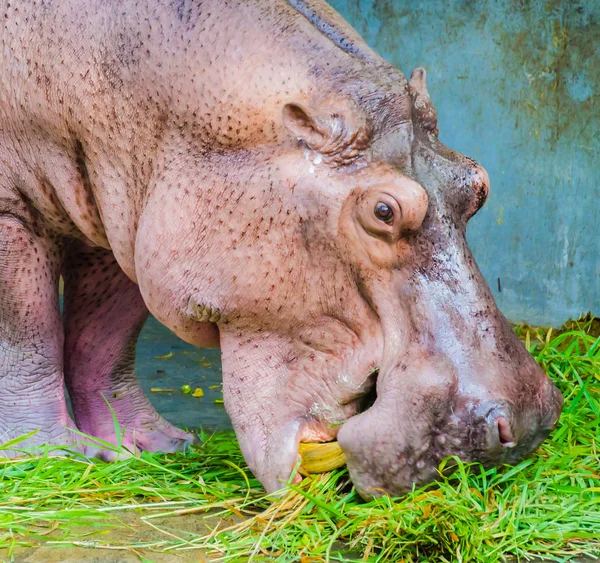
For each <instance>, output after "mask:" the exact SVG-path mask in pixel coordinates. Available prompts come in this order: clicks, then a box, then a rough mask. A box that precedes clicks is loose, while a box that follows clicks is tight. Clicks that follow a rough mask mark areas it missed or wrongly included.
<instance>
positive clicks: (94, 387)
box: [63, 242, 194, 459]
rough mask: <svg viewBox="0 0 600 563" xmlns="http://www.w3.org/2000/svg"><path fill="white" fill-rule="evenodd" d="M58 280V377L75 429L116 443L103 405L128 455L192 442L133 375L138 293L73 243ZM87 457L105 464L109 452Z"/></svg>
mask: <svg viewBox="0 0 600 563" xmlns="http://www.w3.org/2000/svg"><path fill="white" fill-rule="evenodd" d="M63 275H64V278H65V308H64V326H65V378H66V383H67V387H68V389H69V395H70V397H71V402H72V405H73V412H74V415H75V421H76V422H77V426H78V427H79V429H80V430H81V431H83V432H86V433H87V434H90V435H92V436H95V437H97V438H101V439H103V440H106V441H108V442H111V443H115V432H114V424H113V420H112V414H111V412H110V409H109V407H108V405H107V401H108V403H110V406H111V407H112V409H113V411H114V413H115V415H116V417H117V419H118V421H119V424H120V427H121V430H122V432H124V437H123V444H124V445H125V446H126V447H127V448H128V449H130V450H131V451H135V450H146V451H153V452H154V451H162V452H173V451H178V450H182V449H184V448H185V447H186V446H187V445H189V444H190V443H191V442H192V441H193V440H194V436H192V434H189V433H187V432H183V431H182V430H180V429H178V428H176V427H174V426H173V425H171V424H170V423H169V422H167V421H166V420H165V419H164V418H162V417H161V416H160V415H159V414H158V413H157V412H156V410H155V409H154V407H153V406H152V405H151V403H150V401H149V400H148V399H147V398H146V396H145V395H144V392H143V391H142V389H141V387H140V386H139V384H138V381H137V378H136V376H135V345H136V341H137V338H138V335H139V333H140V331H141V329H142V327H143V325H144V322H145V321H146V318H147V317H148V309H147V308H146V306H145V304H144V301H143V300H142V297H141V295H140V292H139V289H138V286H137V285H136V284H135V283H133V282H132V281H131V280H130V279H129V278H127V276H126V275H125V274H124V273H123V271H122V270H121V268H120V267H119V265H118V264H117V262H116V260H115V258H114V256H113V254H112V253H111V252H110V251H108V250H104V249H92V248H89V247H87V246H85V245H84V244H82V243H80V242H73V243H72V246H71V247H70V248H69V251H68V253H67V258H66V261H65V268H64V273H63ZM86 453H87V454H88V455H90V456H96V457H101V458H104V459H112V458H114V457H115V454H114V452H109V451H106V450H102V449H101V448H98V449H95V448H88V449H87V451H86Z"/></svg>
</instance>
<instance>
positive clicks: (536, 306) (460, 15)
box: [330, 0, 600, 325]
mask: <svg viewBox="0 0 600 563" xmlns="http://www.w3.org/2000/svg"><path fill="white" fill-rule="evenodd" d="M330 3H331V4H332V5H333V6H334V7H335V8H336V9H337V10H338V11H339V12H340V13H341V14H342V15H343V16H344V17H345V18H346V19H347V20H348V21H349V22H350V23H351V24H352V25H353V26H354V27H355V28H356V29H357V30H358V32H359V33H360V34H361V35H362V36H363V37H364V38H365V39H366V41H367V42H368V43H369V45H371V47H373V48H374V49H375V50H376V51H378V52H379V53H380V54H381V55H382V56H383V57H384V58H385V59H387V60H388V61H390V62H391V63H392V64H394V65H395V66H396V67H398V68H400V69H401V70H403V71H404V73H405V74H407V75H409V74H410V72H411V71H412V69H414V68H415V67H418V66H424V67H425V68H426V69H427V72H428V75H427V84H428V88H429V92H430V94H431V98H432V100H433V102H434V104H435V106H436V108H437V111H438V117H439V127H440V138H441V140H442V142H444V143H445V144H446V145H448V146H450V147H452V148H453V149H455V150H458V151H460V152H462V153H464V154H467V155H469V156H471V157H473V158H475V159H476V160H477V161H479V162H480V163H481V164H482V165H483V166H484V167H485V168H486V169H487V171H488V173H489V174H490V178H491V183H492V191H491V194H490V197H489V199H488V202H487V203H486V205H485V207H484V208H483V209H482V210H481V211H480V212H479V214H478V215H477V216H476V217H475V218H474V219H473V220H472V221H471V223H470V225H469V229H468V239H469V242H470V245H471V248H472V249H473V252H474V254H475V257H476V258H477V261H478V263H479V265H480V267H481V269H482V271H483V273H484V275H485V276H486V278H487V280H488V283H489V284H490V287H491V288H492V291H493V292H494V295H495V297H496V299H497V300H498V303H499V305H500V308H501V309H502V310H503V312H504V313H505V314H506V316H507V317H508V318H509V319H511V320H514V321H528V322H531V323H539V324H544V325H548V324H553V325H559V324H561V323H562V322H563V321H565V320H566V319H568V318H569V317H577V316H578V315H579V314H580V313H582V312H586V311H590V310H592V311H594V312H596V314H599V315H600V201H599V195H600V158H599V152H600V0H587V1H577V0H574V1H569V0H563V1H557V0H554V1H552V0H496V1H494V0H421V1H416V0H395V1H394V0H330ZM498 278H499V279H500V284H501V289H502V291H499V289H498Z"/></svg>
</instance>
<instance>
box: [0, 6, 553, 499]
mask: <svg viewBox="0 0 600 563" xmlns="http://www.w3.org/2000/svg"><path fill="white" fill-rule="evenodd" d="M0 6H1V7H2V13H3V14H5V16H4V20H3V23H2V30H1V32H0V77H1V78H2V87H1V88H0V258H1V260H0V438H1V439H3V440H5V439H9V438H12V437H14V436H15V435H18V434H20V433H23V432H26V431H29V430H32V429H35V428H40V431H39V432H38V434H36V435H35V436H34V437H33V438H32V439H31V440H30V442H31V443H32V444H35V443H56V444H64V443H70V442H74V441H75V436H74V435H73V433H72V432H70V431H69V429H70V428H75V427H78V428H79V429H81V430H83V431H85V432H89V433H91V434H92V435H95V436H98V437H100V438H103V439H105V440H114V439H115V437H114V435H113V429H112V421H111V420H110V410H109V409H108V406H107V404H106V401H108V402H109V403H110V405H111V407H112V408H113V410H114V412H115V413H116V415H117V417H118V418H119V421H120V423H121V424H122V426H123V427H124V428H125V430H126V435H125V443H126V444H127V445H129V446H130V447H131V448H132V449H138V450H143V449H145V450H150V451H174V450H177V449H181V448H184V447H185V446H186V445H187V444H188V443H190V441H191V440H193V437H192V436H191V435H190V434H187V433H185V432H182V431H180V430H178V429H176V428H174V427H173V426H171V425H170V424H169V423H167V422H166V421H165V420H163V419H162V418H161V417H160V416H159V415H158V414H157V413H156V411H155V410H154V409H153V407H152V406H151V405H150V403H149V401H148V400H147V399H146V398H145V397H144V396H143V393H142V392H141V390H140V388H139V386H138V384H137V382H136V379H135V374H134V354H135V341H136V339H137V336H138V334H139V331H140V329H141V326H142V324H143V322H144V320H145V318H146V316H147V314H148V311H149V312H150V313H152V314H153V315H155V316H156V318H157V319H158V320H159V321H160V322H162V323H163V324H165V325H166V326H167V327H168V328H170V329H171V330H172V331H174V332H175V333H176V334H177V335H178V336H180V337H181V338H183V339H185V340H186V341H188V342H191V343H193V344H196V345H198V346H220V347H221V352H222V360H223V391H224V399H225V406H226V408H227V412H228V413H229V415H230V417H231V420H232V423H233V426H234V428H235V431H236V434H237V437H238V439H239V442H240V445H241V448H242V451H243V453H244V456H245V458H246V460H247V462H248V464H249V466H250V468H251V469H252V471H253V472H254V473H255V475H256V476H257V477H258V478H259V479H260V480H261V482H262V483H263V484H264V486H265V487H266V489H267V490H269V491H275V490H277V489H280V488H281V487H282V486H283V484H284V483H285V481H286V480H287V479H288V478H289V476H290V474H291V472H292V470H293V468H294V466H295V464H296V462H297V460H298V453H297V451H298V443H299V442H300V441H313V442H315V441H329V440H332V439H335V438H336V437H337V439H338V440H339V443H340V445H341V447H342V449H343V450H344V452H345V454H346V458H347V460H348V468H349V471H350V476H351V478H352V480H353V482H354V484H355V485H356V487H357V489H358V490H359V492H360V494H361V495H363V496H364V497H365V498H370V497H371V496H376V495H379V494H382V493H383V492H388V493H391V494H398V493H402V492H404V491H406V490H409V489H410V488H411V487H412V485H413V484H414V483H420V482H425V481H428V480H431V479H432V478H435V476H436V467H437V464H438V463H439V461H440V460H441V459H443V458H444V457H446V456H448V455H453V454H454V455H459V456H460V457H462V458H464V459H466V460H480V461H482V462H484V463H489V464H492V463H502V462H512V461H516V460H517V459H520V458H521V457H523V456H525V455H527V454H529V453H530V452H531V451H533V450H534V449H535V448H536V447H537V445H538V444H539V443H541V441H542V440H543V439H544V437H545V436H546V435H547V434H548V432H549V431H550V430H551V428H552V427H553V425H554V424H555V422H556V420H557V418H558V416H559V413H560V409H561V405H562V397H561V396H560V394H559V393H558V391H557V390H556V388H555V387H554V386H553V385H552V384H551V383H550V381H549V379H548V377H547V376H546V375H545V374H544V373H543V372H542V371H541V370H540V369H539V368H538V367H537V365H536V364H535V362H534V361H533V359H532V358H531V356H530V355H529V354H528V353H527V351H526V350H525V349H524V347H523V346H522V345H521V344H520V343H519V341H518V339H517V338H516V337H515V336H514V334H513V333H512V332H511V330H510V328H509V326H508V324H507V322H506V320H505V319H504V317H503V316H502V314H501V313H500V312H499V311H498V309H497V307H496V304H495V302H494V299H493V297H492V295H491V293H490V291H489V289H488V287H487V285H486V283H485V281H484V279H483V277H482V275H481V273H480V271H479V269H478V268H477V265H476V264H475V261H474V259H473V257H472V255H471V253H470V251H469V249H468V246H467V243H466V239H465V231H466V226H467V221H468V219H469V218H470V217H472V216H473V215H474V214H475V213H476V211H477V210H478V209H479V208H480V207H481V205H483V203H484V201H485V198H486V197H487V193H488V190H489V179H488V177H487V174H486V172H485V170H484V169H483V168H482V167H481V166H479V165H478V164H477V163H475V162H474V161H473V160H471V159H469V158H467V157H465V156H462V155H460V154H458V153H455V152H453V151H452V150H450V149H448V148H446V147H445V146H443V145H442V144H441V143H440V141H439V140H438V128H437V118H436V114H435V109H434V108H433V105H432V103H431V100H430V99H429V95H428V93H427V87H426V80H425V71H424V70H423V69H417V70H416V71H415V72H413V75H412V77H411V80H410V81H408V80H407V79H406V78H405V77H404V76H403V75H402V74H401V73H400V72H399V71H397V70H396V69H394V68H393V67H391V66H390V65H389V64H388V63H386V62H385V61H384V60H383V59H381V58H380V57H379V56H378V55H377V54H376V53H374V52H373V51H372V50H371V49H370V48H369V47H368V46H367V45H366V44H365V43H364V42H363V41H362V39H361V38H360V37H359V36H358V35H357V33H356V32H355V31H354V30H353V29H352V28H351V27H350V26H349V25H348V24H347V23H346V22H344V21H343V19H342V18H341V17H340V16H339V15H338V14H337V13H335V12H334V11H333V10H332V9H331V8H330V7H329V6H327V5H326V4H325V3H323V2H320V1H301V0H288V1H284V0H270V1H267V0H249V1H244V2H237V1H234V2H224V1H222V0H205V1H204V2H196V1H192V0H180V1H177V2H156V1H153V0H131V1H128V2H127V3H125V4H124V3H121V2H116V0H115V1H111V0H109V1H106V0H102V1H101V0H86V1H85V2H84V1H83V0H54V1H50V2H48V1H47V0H44V1H42V0H39V1H35V0H31V1H29V2H21V3H10V4H9V3H7V2H6V1H0ZM61 273H62V275H63V277H64V279H65V313H64V315H63V318H61V316H60V314H59V310H58V297H57V284H58V278H59V275H60V274H61ZM65 382H66V384H67V387H68V388H69V392H70V394H71V397H72V399H73V406H74V416H75V420H74V421H72V420H70V419H69V416H68V413H67V411H66V407H65V399H64V395H63V392H62V389H63V384H64V383H65ZM32 407H33V408H32ZM87 453H89V454H93V455H99V456H101V457H105V458H110V454H108V453H107V452H102V451H101V450H93V451H88V452H87Z"/></svg>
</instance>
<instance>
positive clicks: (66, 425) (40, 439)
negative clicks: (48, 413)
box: [0, 417, 80, 458]
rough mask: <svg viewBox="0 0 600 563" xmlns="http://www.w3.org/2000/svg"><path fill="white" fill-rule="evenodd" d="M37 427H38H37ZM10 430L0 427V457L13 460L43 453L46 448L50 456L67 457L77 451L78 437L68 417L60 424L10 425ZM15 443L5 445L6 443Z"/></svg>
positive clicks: (73, 424)
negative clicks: (48, 449)
mask: <svg viewBox="0 0 600 563" xmlns="http://www.w3.org/2000/svg"><path fill="white" fill-rule="evenodd" d="M38 426H39V427H38ZM9 428H10V429H9V430H8V429H5V428H3V427H0V443H2V444H5V445H0V457H4V458H13V457H18V456H22V455H25V454H34V455H35V454H40V453H42V452H45V451H46V449H47V446H50V447H51V448H52V449H51V450H50V451H49V455H50V456H60V455H63V456H64V455H68V454H69V453H72V452H73V451H78V450H79V449H80V448H79V446H78V442H79V436H78V435H77V434H76V433H75V432H73V429H74V428H77V426H76V425H75V423H74V422H73V421H72V420H71V418H70V417H67V420H66V421H61V422H60V423H54V424H47V423H46V422H42V423H40V425H34V426H32V425H27V426H20V425H18V424H14V425H11V426H10V427H9ZM34 431H36V432H35V434H33V435H32V436H30V437H28V438H26V439H24V440H18V438H19V437H21V436H25V435H26V434H29V433H30V432H34ZM13 440H15V443H13V444H12V445H8V446H7V445H6V444H7V442H12V441H13Z"/></svg>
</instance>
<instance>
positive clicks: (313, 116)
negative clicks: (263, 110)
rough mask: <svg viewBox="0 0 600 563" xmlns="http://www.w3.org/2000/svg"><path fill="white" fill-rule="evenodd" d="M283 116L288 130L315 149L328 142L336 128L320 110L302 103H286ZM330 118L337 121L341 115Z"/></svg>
mask: <svg viewBox="0 0 600 563" xmlns="http://www.w3.org/2000/svg"><path fill="white" fill-rule="evenodd" d="M282 117H283V124H284V125H285V126H286V127H287V129H288V131H289V132H290V133H291V134H292V135H294V136H295V137H297V138H298V139H299V140H302V141H304V142H305V143H306V144H307V145H308V146H309V147H310V148H311V149H314V150H319V148H320V147H322V146H323V145H325V144H326V143H327V140H328V139H329V137H330V136H331V133H332V131H333V129H334V127H332V124H331V123H326V119H323V116H319V114H318V112H316V111H314V110H312V109H310V108H307V107H305V106H303V105H301V104H286V105H285V106H284V108H283V115H282ZM330 119H331V121H335V120H337V119H339V116H337V115H333V116H331V118H330Z"/></svg>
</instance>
